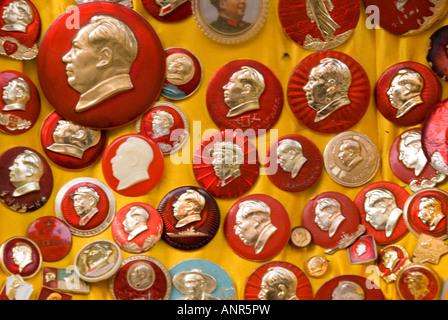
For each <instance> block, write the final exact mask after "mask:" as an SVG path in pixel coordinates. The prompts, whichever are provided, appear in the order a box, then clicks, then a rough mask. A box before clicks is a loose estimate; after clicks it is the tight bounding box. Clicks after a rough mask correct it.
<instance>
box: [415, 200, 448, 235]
mask: <svg viewBox="0 0 448 320" xmlns="http://www.w3.org/2000/svg"><path fill="white" fill-rule="evenodd" d="M418 217H419V218H420V220H421V221H422V222H423V223H424V224H425V225H427V226H429V227H430V228H429V230H430V231H432V230H434V229H435V228H436V227H437V225H438V224H439V222H440V221H441V220H442V219H443V218H445V214H444V213H443V212H442V203H441V201H440V200H439V199H437V198H436V197H432V196H426V197H423V198H421V200H420V203H419V205H418Z"/></svg>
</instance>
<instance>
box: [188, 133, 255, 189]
mask: <svg viewBox="0 0 448 320" xmlns="http://www.w3.org/2000/svg"><path fill="white" fill-rule="evenodd" d="M259 171H260V163H259V160H258V152H257V149H256V148H255V146H254V145H253V144H252V142H250V141H249V139H248V138H247V136H244V135H242V134H240V133H239V132H238V131H231V130H226V131H221V132H217V133H214V134H212V135H210V136H209V137H208V138H206V139H205V140H203V141H202V142H201V144H200V146H199V147H198V148H197V149H196V151H195V153H194V156H193V172H194V175H195V178H196V180H197V181H198V183H199V185H200V186H201V188H203V189H205V190H206V191H208V192H209V193H211V194H212V195H213V196H215V197H218V198H236V197H238V196H241V195H243V194H244V193H246V192H247V191H249V190H250V189H251V188H252V186H253V185H254V184H255V182H256V181H257V179H258V175H259Z"/></svg>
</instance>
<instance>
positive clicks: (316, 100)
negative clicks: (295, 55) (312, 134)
mask: <svg viewBox="0 0 448 320" xmlns="http://www.w3.org/2000/svg"><path fill="white" fill-rule="evenodd" d="M332 84H334V85H332ZM322 92H324V93H322ZM370 95H371V93H370V83H369V78H368V76H367V74H366V72H365V71H364V68H363V67H362V66H361V65H360V64H359V63H358V62H357V61H356V60H354V59H353V58H352V57H350V56H349V55H347V54H345V53H343V52H338V51H320V52H317V53H314V54H311V55H309V56H308V57H306V58H305V59H303V60H302V61H301V62H299V64H298V65H297V66H296V68H295V69H294V71H293V73H292V75H291V77H290V78H289V82H288V88H287V97H288V102H289V106H290V108H291V110H292V112H293V113H294V116H295V117H296V118H297V120H298V121H299V122H300V123H301V124H302V125H303V126H305V127H306V128H308V129H310V130H313V131H316V132H319V133H324V134H333V133H340V132H343V131H346V130H348V129H350V128H351V127H353V126H354V125H355V124H357V123H358V122H359V121H360V120H361V118H362V117H363V116H364V114H365V112H366V111H367V108H368V106H369V102H370Z"/></svg>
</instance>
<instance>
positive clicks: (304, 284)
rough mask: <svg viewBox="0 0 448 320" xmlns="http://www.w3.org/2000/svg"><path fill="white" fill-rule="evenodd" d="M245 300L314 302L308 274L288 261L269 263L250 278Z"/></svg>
mask: <svg viewBox="0 0 448 320" xmlns="http://www.w3.org/2000/svg"><path fill="white" fill-rule="evenodd" d="M244 299H245V300H313V288H312V287H311V283H310V281H309V279H308V277H307V276H306V274H305V273H304V272H303V271H302V270H301V269H300V268H299V267H297V266H296V265H294V264H292V263H290V262H286V261H272V262H267V263H265V264H263V265H261V266H259V267H258V268H257V269H255V270H254V271H253V272H252V274H251V275H250V276H249V278H248V279H247V282H246V287H245V290H244Z"/></svg>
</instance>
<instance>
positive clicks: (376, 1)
mask: <svg viewBox="0 0 448 320" xmlns="http://www.w3.org/2000/svg"><path fill="white" fill-rule="evenodd" d="M363 2H364V5H365V7H366V8H368V7H370V6H375V8H376V9H375V11H374V12H377V13H379V12H381V19H379V21H378V22H379V25H380V26H381V27H382V28H383V29H385V30H387V31H389V32H391V33H393V34H395V35H403V36H409V35H416V34H419V33H421V32H423V31H425V30H427V29H429V28H430V27H431V26H432V25H433V24H434V23H435V22H436V21H437V20H439V19H440V18H442V17H443V15H444V14H445V13H446V9H447V4H446V2H444V1H433V0H397V1H381V0H363Z"/></svg>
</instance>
